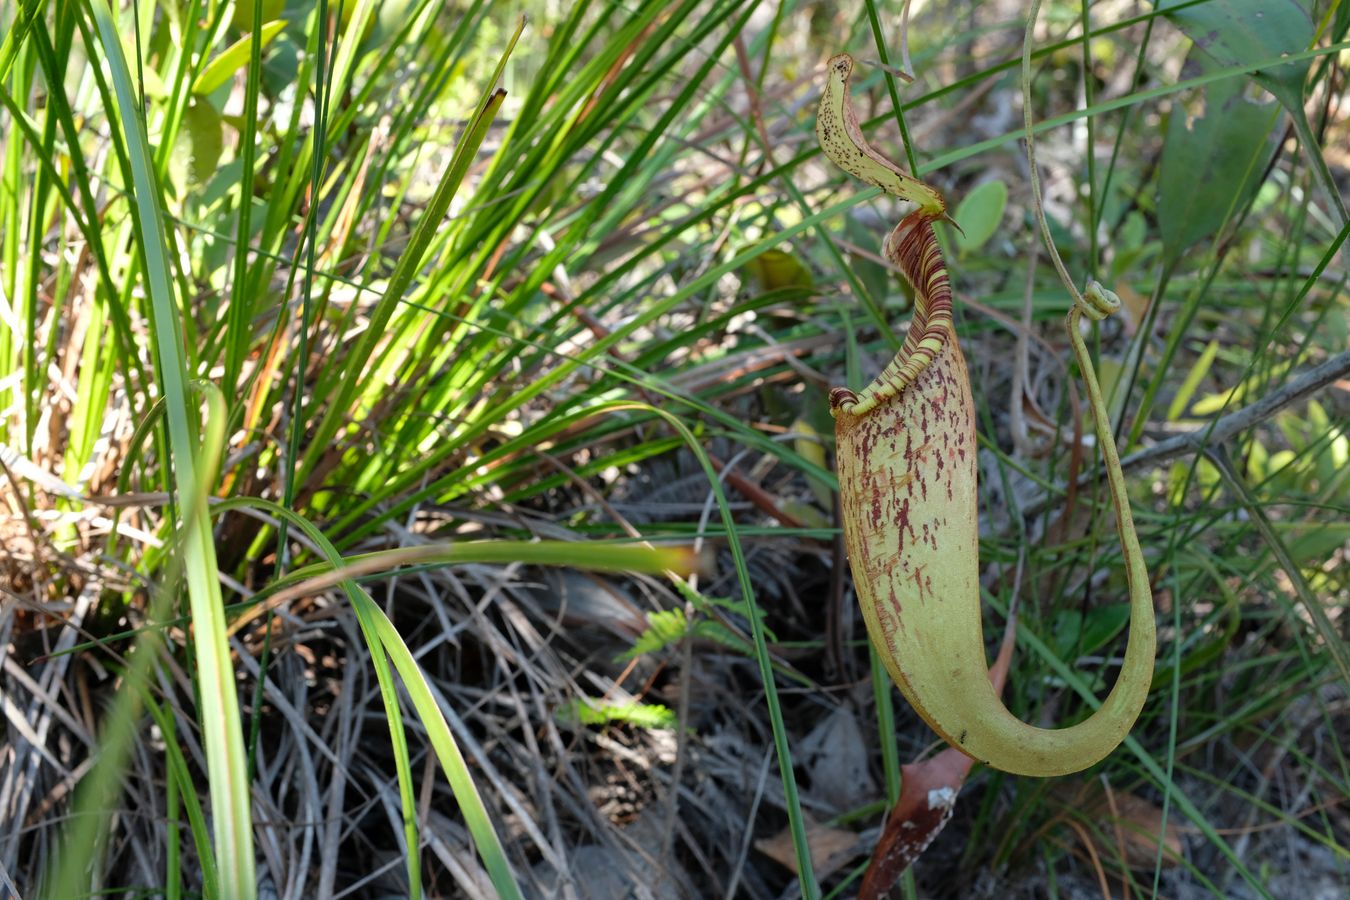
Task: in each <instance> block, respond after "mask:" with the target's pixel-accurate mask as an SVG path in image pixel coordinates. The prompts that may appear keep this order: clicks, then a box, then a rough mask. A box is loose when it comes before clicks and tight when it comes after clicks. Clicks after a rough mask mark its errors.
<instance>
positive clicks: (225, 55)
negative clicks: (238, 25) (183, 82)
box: [192, 0, 286, 94]
mask: <svg viewBox="0 0 1350 900" xmlns="http://www.w3.org/2000/svg"><path fill="white" fill-rule="evenodd" d="M244 3H249V5H250V6H252V4H251V3H250V2H249V0H242V2H241V3H240V6H242V5H244ZM235 8H236V9H238V8H239V7H235ZM285 27H286V22H285V20H284V19H283V20H280V21H277V22H268V23H267V24H266V25H264V26H263V27H262V35H261V37H260V38H259V40H260V41H262V45H263V46H264V47H266V46H267V45H268V43H270V42H271V40H272V38H274V37H276V36H277V35H278V34H281V29H283V28H285ZM252 43H253V35H252V33H249V34H246V35H244V36H243V37H241V38H240V39H239V40H237V41H235V42H234V43H233V44H231V45H230V46H228V47H226V48H225V49H224V50H222V51H221V53H220V55H219V56H217V57H216V58H215V59H213V60H211V61H210V62H209V63H207V64H206V68H204V69H202V71H201V74H200V75H198V76H197V80H196V81H194V82H193V83H192V93H194V94H209V93H211V92H212V91H214V90H215V89H216V88H218V87H220V86H221V85H222V84H224V83H225V82H227V81H229V80H230V76H232V75H233V74H234V73H235V72H238V71H239V70H240V69H242V68H243V67H244V66H246V65H248V58H249V54H250V53H251V52H252V47H251V45H252Z"/></svg>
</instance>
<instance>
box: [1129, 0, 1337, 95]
mask: <svg viewBox="0 0 1350 900" xmlns="http://www.w3.org/2000/svg"><path fill="white" fill-rule="evenodd" d="M1184 2H1186V0H1158V2H1157V4H1156V8H1157V9H1158V11H1160V12H1165V13H1167V17H1168V19H1170V20H1171V21H1172V22H1173V23H1174V24H1175V25H1176V26H1177V27H1178V28H1180V29H1181V30H1182V32H1183V33H1184V34H1185V35H1186V36H1187V37H1189V38H1190V39H1191V40H1192V41H1194V42H1195V46H1196V47H1198V48H1199V49H1200V50H1201V51H1202V52H1203V53H1205V54H1206V55H1207V56H1209V57H1210V58H1211V59H1212V60H1214V61H1215V62H1216V63H1218V65H1220V66H1224V67H1227V66H1238V65H1243V64H1246V63H1250V62H1251V61H1252V60H1257V59H1270V58H1272V57H1277V56H1281V55H1284V54H1288V53H1298V52H1299V51H1301V50H1307V49H1308V45H1309V44H1310V43H1312V39H1313V23H1312V16H1311V15H1310V14H1309V12H1308V6H1309V2H1310V0H1209V2H1208V3H1199V4H1194V5H1191V6H1187V7H1186V8H1184V9H1178V10H1176V11H1175V12H1172V11H1170V10H1172V8H1173V7H1177V6H1181V5H1182V4H1183V3H1184ZM1311 63H1312V61H1311V60H1306V59H1305V60H1302V61H1299V62H1294V63H1288V64H1286V65H1282V66H1276V67H1274V68H1270V69H1264V70H1262V71H1259V72H1254V73H1252V77H1253V78H1255V79H1256V81H1257V82H1258V83H1259V84H1260V85H1261V86H1262V87H1264V88H1265V89H1266V90H1268V91H1270V92H1271V93H1272V94H1274V95H1275V97H1276V99H1278V100H1279V101H1280V103H1282V104H1283V105H1284V106H1285V107H1287V108H1289V109H1290V110H1291V111H1293V110H1294V108H1295V107H1297V108H1298V109H1300V110H1301V109H1302V104H1303V81H1304V78H1305V77H1306V76H1307V74H1308V67H1309V66H1310V65H1311Z"/></svg>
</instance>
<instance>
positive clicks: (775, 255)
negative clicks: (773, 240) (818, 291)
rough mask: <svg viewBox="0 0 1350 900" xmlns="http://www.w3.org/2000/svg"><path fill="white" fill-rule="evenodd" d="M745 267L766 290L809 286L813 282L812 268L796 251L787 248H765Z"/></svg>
mask: <svg viewBox="0 0 1350 900" xmlns="http://www.w3.org/2000/svg"><path fill="white" fill-rule="evenodd" d="M745 268H746V270H747V271H748V272H749V273H750V274H751V275H753V276H754V278H755V280H756V281H758V282H759V286H760V287H761V288H763V289H764V290H766V291H775V290H779V289H780V288H792V287H800V288H809V287H810V286H811V283H812V281H811V270H810V269H808V268H807V267H806V266H805V265H804V264H803V263H802V261H801V260H800V259H798V258H797V255H796V254H795V253H789V252H787V251H785V250H765V251H764V252H763V253H761V254H760V255H759V256H757V257H755V258H754V259H752V260H750V261H749V262H748V263H746V264H745Z"/></svg>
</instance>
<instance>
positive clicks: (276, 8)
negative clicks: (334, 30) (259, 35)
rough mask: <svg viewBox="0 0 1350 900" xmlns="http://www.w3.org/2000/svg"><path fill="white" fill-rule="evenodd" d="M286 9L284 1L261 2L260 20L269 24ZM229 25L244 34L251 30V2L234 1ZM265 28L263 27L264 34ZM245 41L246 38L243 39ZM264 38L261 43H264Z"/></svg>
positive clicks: (352, 4)
mask: <svg viewBox="0 0 1350 900" xmlns="http://www.w3.org/2000/svg"><path fill="white" fill-rule="evenodd" d="M347 5H348V6H355V5H356V4H355V3H354V2H349V3H348V4H347ZM285 8H286V0H262V20H263V21H264V22H271V21H272V20H273V19H275V18H276V17H277V16H279V15H281V11H282V10H283V9H285ZM230 24H231V25H233V26H234V27H235V28H238V29H239V30H240V31H242V32H244V34H248V33H249V32H250V31H252V30H253V0H235V4H234V15H233V16H231V17H230ZM265 29H266V26H264V34H265V33H266V31H265ZM245 40H247V38H245ZM266 40H267V38H266V37H264V38H263V41H264V43H265V42H266Z"/></svg>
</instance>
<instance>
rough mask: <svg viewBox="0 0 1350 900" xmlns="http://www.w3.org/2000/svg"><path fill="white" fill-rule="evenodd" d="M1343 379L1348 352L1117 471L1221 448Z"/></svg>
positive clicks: (1348, 369)
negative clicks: (1215, 447)
mask: <svg viewBox="0 0 1350 900" xmlns="http://www.w3.org/2000/svg"><path fill="white" fill-rule="evenodd" d="M1346 376H1350V350H1345V351H1343V352H1341V353H1338V354H1336V355H1335V356H1333V357H1331V358H1330V359H1328V360H1327V361H1326V362H1324V363H1322V364H1321V365H1318V366H1314V367H1313V368H1311V369H1309V370H1308V371H1306V372H1304V373H1303V374H1302V375H1300V376H1298V377H1297V378H1295V379H1293V380H1292V381H1289V382H1286V383H1285V384H1284V386H1283V387H1281V388H1279V389H1278V390H1275V391H1273V392H1271V393H1270V394H1267V395H1266V396H1265V397H1262V398H1261V399H1260V400H1258V401H1256V402H1255V403H1253V404H1251V405H1250V406H1244V407H1243V408H1242V409H1239V410H1238V411H1237V412H1233V413H1229V414H1228V415H1226V416H1223V417H1222V418H1219V419H1215V420H1214V422H1213V423H1212V424H1211V425H1210V426H1209V427H1208V428H1205V429H1198V430H1196V431H1191V432H1187V433H1186V434H1179V435H1177V436H1175V437H1170V438H1168V439H1167V440H1165V441H1159V442H1158V443H1156V444H1154V445H1153V446H1152V447H1146V448H1144V449H1143V450H1137V451H1135V452H1134V453H1131V454H1130V455H1129V456H1126V457H1123V458H1122V459H1121V461H1120V467H1121V469H1122V470H1125V471H1129V470H1131V469H1138V468H1140V467H1142V466H1146V465H1149V464H1153V463H1160V462H1164V461H1166V460H1169V459H1172V458H1173V457H1177V456H1181V455H1182V454H1184V453H1188V452H1193V453H1199V452H1201V451H1203V450H1205V449H1206V448H1207V447H1209V446H1211V445H1215V444H1221V443H1223V442H1224V441H1227V440H1228V439H1229V438H1231V437H1233V436H1234V435H1235V434H1238V433H1239V432H1241V431H1245V430H1247V429H1248V428H1251V427H1252V426H1254V425H1259V424H1261V423H1262V422H1264V421H1265V420H1266V419H1269V418H1270V417H1271V416H1273V415H1275V414H1276V413H1277V412H1279V411H1280V410H1282V409H1284V408H1285V407H1287V406H1292V405H1293V404H1295V403H1298V402H1299V401H1300V400H1304V399H1307V398H1308V397H1309V396H1310V395H1312V394H1314V393H1316V392H1317V391H1319V390H1321V389H1322V388H1324V387H1326V386H1327V385H1328V384H1331V383H1332V382H1333V381H1336V380H1338V379H1340V378H1344V377H1346ZM1098 475H1099V472H1098V471H1097V470H1096V469H1093V470H1091V471H1088V472H1085V473H1083V474H1082V475H1081V476H1079V478H1078V481H1077V482H1076V486H1077V487H1079V488H1082V487H1085V486H1087V485H1088V484H1091V483H1092V481H1093V479H1095V478H1097V477H1098ZM1051 500H1052V498H1050V497H1045V498H1042V499H1040V500H1037V501H1036V502H1035V503H1032V504H1029V505H1028V506H1026V507H1025V508H1024V509H1023V511H1022V512H1023V515H1027V516H1033V515H1036V514H1037V513H1038V512H1040V511H1042V510H1043V509H1045V507H1046V506H1047V505H1049V504H1050V502H1051Z"/></svg>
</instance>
